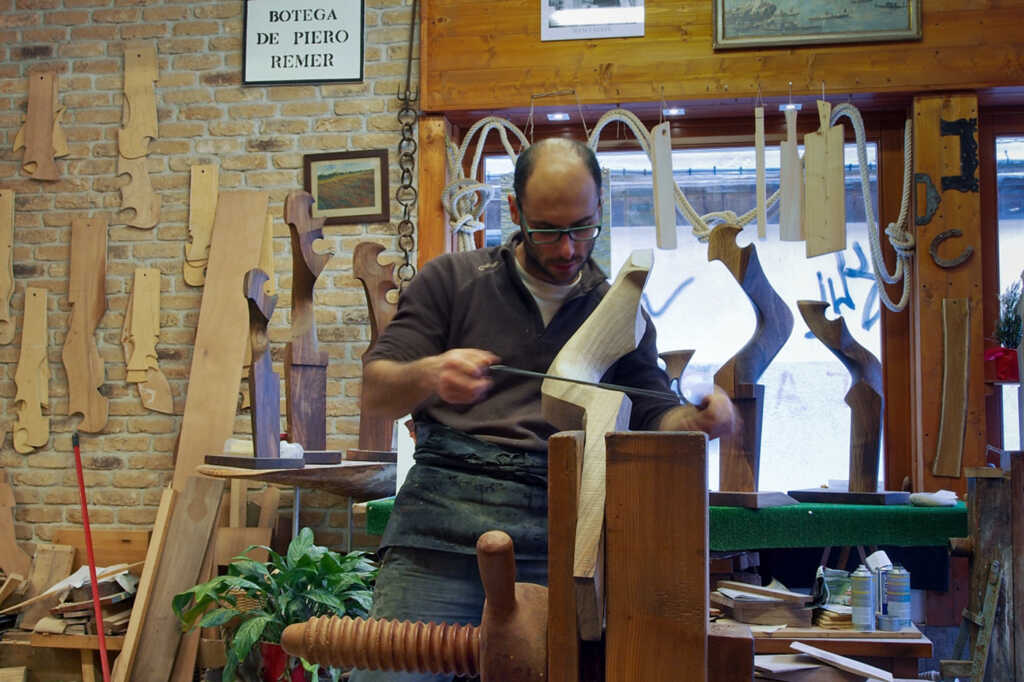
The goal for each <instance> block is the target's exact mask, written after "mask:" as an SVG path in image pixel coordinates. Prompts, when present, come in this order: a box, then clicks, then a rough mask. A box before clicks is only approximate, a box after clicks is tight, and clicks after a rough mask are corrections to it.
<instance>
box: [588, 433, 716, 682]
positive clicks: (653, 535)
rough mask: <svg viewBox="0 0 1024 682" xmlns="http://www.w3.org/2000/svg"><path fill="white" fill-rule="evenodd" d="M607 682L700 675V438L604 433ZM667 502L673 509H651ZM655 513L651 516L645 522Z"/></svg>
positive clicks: (704, 517)
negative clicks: (605, 441) (606, 472)
mask: <svg viewBox="0 0 1024 682" xmlns="http://www.w3.org/2000/svg"><path fill="white" fill-rule="evenodd" d="M607 442H608V479H607V494H608V497H607V500H608V503H607V509H606V513H607V526H608V531H607V548H608V552H607V555H606V561H607V582H606V591H607V606H608V613H607V630H606V635H605V641H606V657H605V661H606V662H605V679H606V680H607V681H608V682H627V681H628V682H635V681H636V680H645V681H653V682H657V681H658V680H664V681H665V682H677V681H678V680H679V675H680V671H682V670H686V671H687V679H688V680H692V681H693V682H700V681H701V680H706V679H707V661H708V658H707V654H708V652H707V647H708V643H707V630H708V620H707V614H708V573H707V565H708V505H707V437H706V436H705V435H704V434H702V433H680V432H675V433H651V432H636V433H610V434H608V436H607ZM666 503H669V504H670V505H671V506H672V507H673V509H675V513H673V514H671V515H667V516H666V515H665V514H663V513H661V512H660V511H659V509H661V510H663V509H664V505H665V504H666ZM655 518H657V519H659V521H658V523H651V519H655Z"/></svg>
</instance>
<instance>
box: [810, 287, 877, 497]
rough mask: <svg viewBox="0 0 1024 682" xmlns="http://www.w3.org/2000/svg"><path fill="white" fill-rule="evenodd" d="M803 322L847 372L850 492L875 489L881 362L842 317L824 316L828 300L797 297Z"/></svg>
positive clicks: (872, 490) (870, 491)
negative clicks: (849, 380)
mask: <svg viewBox="0 0 1024 682" xmlns="http://www.w3.org/2000/svg"><path fill="white" fill-rule="evenodd" d="M796 305H797V308H798V309H799V310H800V315H802V316H803V318H804V322H806V323H807V326H808V328H810V330H811V332H813V333H814V336H816V337H817V338H818V340H819V341H821V342H822V343H823V344H824V345H825V347H826V348H828V349H829V350H830V351H832V354H833V355H835V356H836V357H837V358H839V361H840V362H841V363H843V365H844V366H845V367H846V369H847V370H849V372H850V377H851V381H852V385H851V387H850V390H849V391H847V393H846V404H847V405H849V406H850V484H849V490H850V492H855V493H873V492H876V491H877V490H878V464H879V452H880V448H881V444H882V440H881V439H882V403H883V398H882V396H883V395H884V393H883V392H882V363H880V362H879V361H878V358H876V357H875V356H874V355H872V354H871V351H869V350H868V349H867V348H865V347H864V346H862V345H860V344H859V343H857V341H856V339H854V338H853V336H852V335H851V334H850V330H849V329H847V327H846V321H845V320H844V319H843V318H842V317H839V318H836V319H834V320H828V319H825V310H826V309H827V308H828V303H825V302H824V301H797V303H796Z"/></svg>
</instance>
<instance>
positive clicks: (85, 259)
mask: <svg viewBox="0 0 1024 682" xmlns="http://www.w3.org/2000/svg"><path fill="white" fill-rule="evenodd" d="M106 281H107V221H106V218H74V219H72V221H71V271H70V274H69V276H68V303H70V304H71V322H70V324H69V328H68V334H67V336H66V337H65V339H64V349H63V350H62V351H61V359H62V360H63V362H64V372H65V373H66V374H67V379H68V414H69V415H73V414H75V413H80V414H81V415H82V420H81V421H80V422H79V423H78V429H79V430H80V431H85V432H87V433H98V432H100V431H102V430H103V427H104V425H106V423H107V409H108V406H107V403H108V401H107V399H106V397H104V396H103V395H102V394H101V393H100V391H99V389H100V386H102V385H103V358H102V357H100V352H99V349H98V348H97V347H96V327H97V326H99V323H100V319H101V318H102V317H103V314H104V313H105V312H106V310H107V291H106Z"/></svg>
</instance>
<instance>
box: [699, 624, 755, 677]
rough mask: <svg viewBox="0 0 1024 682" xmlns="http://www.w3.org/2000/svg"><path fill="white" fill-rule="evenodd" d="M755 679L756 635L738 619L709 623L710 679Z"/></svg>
mask: <svg viewBox="0 0 1024 682" xmlns="http://www.w3.org/2000/svg"><path fill="white" fill-rule="evenodd" d="M753 679H754V638H753V636H752V634H751V632H750V628H749V627H747V626H746V625H740V624H738V623H722V622H714V623H708V682H748V681H750V680H753Z"/></svg>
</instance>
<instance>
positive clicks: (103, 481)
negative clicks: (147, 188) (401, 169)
mask: <svg viewBox="0 0 1024 682" xmlns="http://www.w3.org/2000/svg"><path fill="white" fill-rule="evenodd" d="M242 8H243V2H242V0H220V1H216V2H211V1H204V0H0V187H2V188H9V189H13V190H14V191H15V192H16V193H17V196H16V209H15V231H14V254H13V260H14V273H15V291H14V296H13V299H12V308H13V312H14V317H15V322H16V324H17V326H18V333H17V334H16V336H15V339H14V341H13V342H12V343H10V344H8V345H6V346H0V403H2V407H3V409H4V417H3V423H4V431H3V432H2V433H3V438H4V440H3V444H2V450H0V464H2V466H3V467H4V469H5V470H6V472H7V475H8V479H9V480H10V481H11V483H12V486H13V488H14V493H15V499H16V501H17V507H16V508H15V529H16V533H17V536H18V538H19V539H20V540H21V541H22V542H23V544H24V545H25V546H26V548H27V549H28V550H29V551H31V550H32V546H33V544H34V543H36V542H46V541H48V540H50V538H52V536H53V533H54V530H55V529H57V528H59V527H62V526H75V527H77V526H78V524H80V522H81V514H80V512H79V505H78V493H77V489H76V478H75V471H74V460H73V454H72V450H71V431H72V430H73V429H74V428H75V427H76V426H77V423H78V421H79V420H80V419H81V417H79V416H77V415H76V416H74V417H71V416H68V414H67V412H68V402H67V381H66V377H65V373H64V367H63V365H62V363H61V349H62V347H63V343H64V338H65V334H66V330H67V326H68V321H69V318H70V306H69V305H68V302H67V274H68V258H69V243H70V238H71V221H72V219H74V218H75V217H80V216H104V217H106V218H107V220H108V222H109V225H110V227H109V230H108V248H107V277H106V293H107V312H106V314H105V315H104V316H103V318H102V320H101V321H100V324H99V328H98V329H97V331H96V334H95V338H96V341H97V344H98V347H99V351H100V354H101V355H102V357H103V360H104V365H105V372H106V381H105V383H104V384H103V386H102V389H101V392H102V393H103V394H104V395H105V396H107V397H108V398H109V399H110V416H109V419H108V422H107V425H106V427H105V428H104V430H103V432H102V433H99V434H84V433H83V434H82V451H83V457H84V462H85V467H86V474H85V479H86V485H87V490H88V493H89V502H90V518H91V521H92V523H93V525H94V526H96V527H99V528H103V527H106V528H114V527H124V526H128V527H132V526H143V527H144V526H148V525H150V524H152V522H153V520H154V518H155V516H156V505H157V504H158V501H159V497H160V489H161V487H163V486H164V485H166V484H167V483H168V482H169V481H170V479H171V476H172V471H173V466H174V462H173V454H174V445H175V439H176V437H177V434H178V430H179V428H180V425H181V413H182V410H183V409H184V405H185V396H186V390H187V385H188V374H189V368H190V366H191V360H192V344H193V342H194V339H195V333H196V323H197V320H198V316H199V307H200V302H201V297H202V289H199V288H194V287H191V286H188V285H186V284H185V282H184V279H183V277H182V260H183V255H184V249H185V244H186V242H187V239H188V237H187V235H188V230H187V224H188V188H189V168H190V166H192V165H193V164H198V163H213V164H217V165H219V167H220V187H221V189H222V190H223V189H233V188H236V189H258V190H265V191H267V192H269V195H270V207H271V212H272V213H273V215H274V216H275V227H274V252H275V256H276V257H275V262H276V264H275V267H276V269H277V274H276V280H277V285H278V288H279V293H280V298H279V300H278V305H277V309H276V311H275V313H274V316H273V319H272V320H271V323H270V338H271V342H272V345H273V355H274V359H275V371H277V372H279V373H281V372H283V368H282V367H281V362H280V361H281V358H282V357H283V348H284V343H285V341H286V340H287V338H288V331H289V330H288V324H289V317H288V313H289V311H288V308H289V305H290V303H289V291H290V286H291V276H290V270H291V254H290V248H291V247H290V241H289V237H288V227H287V225H285V224H284V222H283V221H282V220H281V212H282V207H283V201H284V198H285V196H286V195H287V193H288V192H290V191H292V190H295V189H301V188H302V165H303V163H302V159H303V155H304V154H308V153H317V152H326V151H345V150H364V149H377V148H386V149H388V150H389V159H390V167H391V174H390V183H391V186H392V188H394V187H395V186H397V183H398V179H399V178H398V173H397V172H396V171H397V168H398V166H397V157H396V153H395V148H396V146H397V143H398V140H399V133H398V130H399V126H398V123H397V121H396V110H397V107H398V104H397V100H396V98H395V93H396V92H397V91H398V89H399V88H400V87H404V75H405V64H406V55H407V53H408V49H407V40H408V34H409V28H408V26H409V21H410V19H411V5H410V0H365V23H366V29H365V37H364V44H365V50H364V80H363V82H361V83H355V84H348V83H346V84H324V85H308V84H303V85H296V86H287V87H285V86H274V87H242V86H241V69H242V25H243V9H242ZM129 40H145V41H150V42H152V43H153V44H155V46H156V49H157V56H158V66H159V80H158V81H157V84H156V99H157V110H158V118H159V138H158V139H157V140H154V141H153V142H151V143H150V146H149V156H148V161H147V163H148V167H149V172H150V177H151V180H152V183H153V187H154V190H155V191H156V192H157V193H158V194H159V195H160V197H161V200H162V208H161V216H160V221H159V223H158V224H157V226H156V227H155V228H153V229H152V230H140V229H135V228H132V227H128V226H126V225H125V224H124V221H123V219H120V218H119V211H118V209H119V207H120V204H121V196H120V187H121V186H123V185H124V184H126V182H127V177H126V176H120V177H119V176H117V175H115V169H116V161H117V130H118V128H119V127H120V125H121V120H122V91H123V82H124V79H123V74H124V65H123V58H122V54H123V49H124V44H125V42H126V41H129ZM41 67H48V68H55V69H56V70H57V71H58V72H59V74H60V76H59V91H60V94H59V103H60V105H61V106H64V107H66V108H67V111H66V112H65V113H64V116H63V119H62V121H63V128H64V130H65V132H66V134H67V139H68V143H69V145H70V152H71V153H70V154H69V155H68V156H67V157H64V158H62V159H59V160H58V161H57V165H58V168H59V170H60V173H61V179H60V180H59V181H57V182H53V183H47V182H40V181H37V180H33V179H29V178H28V177H27V176H25V175H24V174H22V172H21V168H20V161H21V158H22V152H21V151H18V152H17V153H15V152H13V151H12V147H13V142H14V137H15V134H16V133H17V131H18V128H19V127H20V125H21V123H22V121H23V119H24V116H25V112H26V108H27V82H28V81H27V76H28V74H29V72H30V71H31V70H33V69H37V68H41ZM414 69H415V65H414ZM414 78H415V70H414ZM392 196H393V192H392ZM391 213H392V215H393V216H394V215H397V214H398V213H399V211H398V206H397V205H395V204H394V202H393V201H392V205H391ZM395 224H396V221H395V220H393V221H392V222H391V223H390V224H369V225H336V226H326V227H325V228H324V236H325V237H326V239H327V241H328V242H330V243H331V244H332V246H333V249H334V254H335V255H334V257H333V258H332V259H331V261H330V263H329V264H328V266H327V268H326V269H325V270H324V272H323V274H322V275H321V276H320V278H319V280H318V282H317V288H316V294H315V302H316V317H317V324H318V328H319V337H320V345H321V348H322V349H325V350H326V351H327V352H328V353H329V356H330V365H329V369H328V375H329V376H328V386H327V394H328V405H327V415H328V416H327V433H328V447H329V448H336V449H344V448H348V447H354V446H355V445H356V442H357V437H356V434H357V432H358V395H359V377H360V369H361V366H360V361H359V358H360V356H361V354H362V352H363V351H364V349H365V348H366V344H367V340H368V339H369V325H368V323H367V315H366V308H365V302H364V297H363V293H362V289H361V288H360V285H359V282H358V281H357V280H355V279H354V278H353V276H352V270H351V263H352V258H351V254H352V249H353V247H354V246H355V244H357V243H358V242H360V241H362V240H367V239H369V240H373V241H378V242H380V243H382V244H384V245H385V246H386V248H387V249H388V251H386V252H385V253H389V254H392V255H393V256H394V257H395V258H397V256H396V255H394V254H395V249H396V246H395ZM140 266H148V267H155V268H158V269H159V270H160V271H161V273H162V282H161V289H162V292H161V315H160V323H161V330H160V340H159V343H158V346H157V351H158V354H159V359H160V367H161V369H162V370H163V372H164V374H165V375H166V376H167V377H168V379H169V380H170V383H171V387H172V390H173V394H174V406H175V414H174V415H162V414H159V413H156V412H150V411H148V410H146V409H145V408H144V407H143V406H142V405H141V403H140V401H139V397H138V393H137V391H136V389H135V387H134V386H132V385H131V384H128V383H126V382H125V360H124V356H123V352H122V349H121V345H120V340H119V339H120V333H121V325H122V320H123V316H124V313H125V306H126V303H127V300H128V294H129V292H130V288H131V277H132V273H133V271H134V269H135V268H136V267H140ZM26 286H39V287H44V288H46V289H47V290H48V292H49V295H48V318H49V319H48V323H49V352H48V355H49V366H50V377H51V378H50V384H49V394H50V407H49V410H48V414H49V415H50V432H51V436H50V440H49V442H48V443H47V445H45V446H44V447H41V448H38V449H37V450H36V451H35V452H34V453H32V454H29V455H22V454H19V453H17V452H16V451H15V450H14V448H13V445H12V440H11V436H10V432H11V425H12V424H13V422H14V421H15V419H16V411H15V405H14V396H15V391H16V387H15V383H14V377H15V371H16V368H17V361H18V354H19V348H20V343H21V331H20V328H21V316H22V310H23V301H24V293H25V287H26ZM238 331H239V333H240V334H241V333H245V330H242V329H240V330H238ZM282 391H283V388H282ZM282 398H283V395H282ZM283 407H284V402H283V400H282V410H283ZM235 430H236V433H237V434H246V433H248V432H249V430H250V429H249V415H248V413H247V412H240V413H239V415H238V417H237V418H236V422H235ZM346 502H347V500H345V499H344V498H338V497H335V496H332V495H329V494H325V493H320V492H315V491H306V492H304V494H303V496H302V503H303V513H302V515H301V516H300V520H301V522H302V523H303V524H305V525H310V526H312V527H313V528H314V530H315V531H316V534H317V539H318V540H319V541H320V542H323V543H326V544H331V545H338V544H340V543H342V542H343V541H344V529H345V524H346V514H345V505H346ZM282 506H283V511H287V509H289V508H290V505H289V501H288V499H286V500H285V502H284V503H283V505H282Z"/></svg>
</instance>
